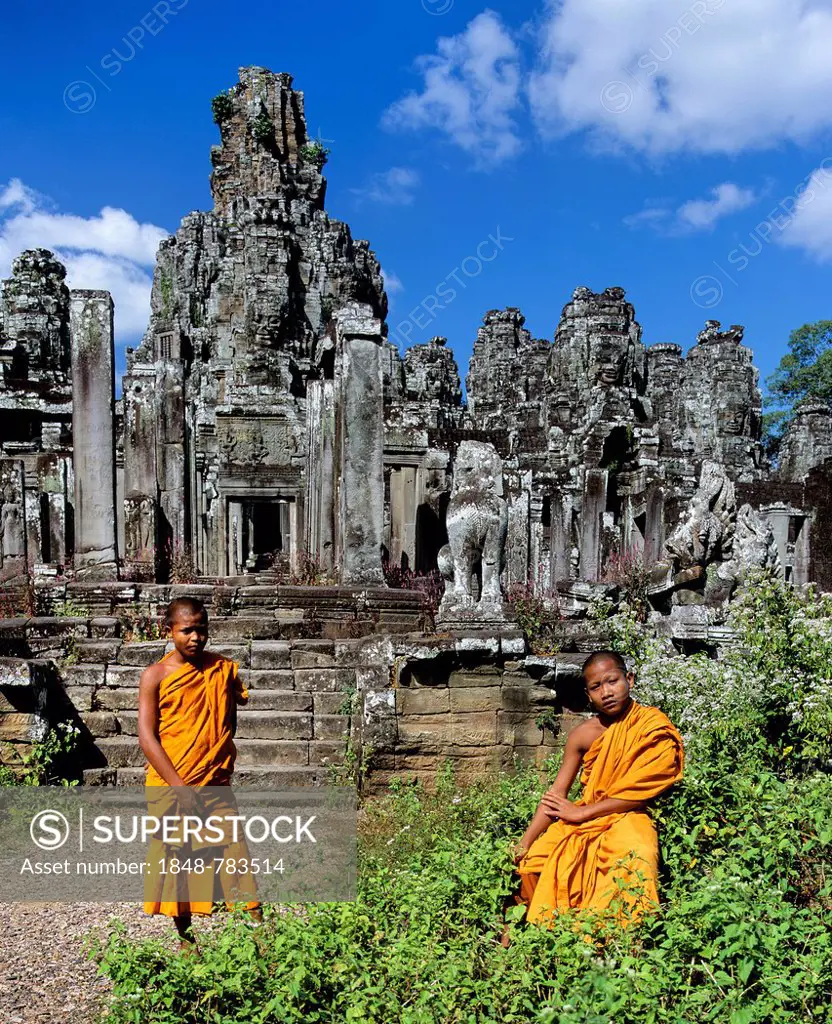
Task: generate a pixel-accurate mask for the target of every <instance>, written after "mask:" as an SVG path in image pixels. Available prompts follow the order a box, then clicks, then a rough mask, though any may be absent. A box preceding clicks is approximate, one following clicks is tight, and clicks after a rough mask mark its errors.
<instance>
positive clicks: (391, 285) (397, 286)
mask: <svg viewBox="0 0 832 1024" xmlns="http://www.w3.org/2000/svg"><path fill="white" fill-rule="evenodd" d="M382 276H383V278H384V290H385V291H386V292H387V294H388V295H398V294H399V292H403V291H404V284H403V283H402V280H401V278H400V277H399V275H398V274H394V273H393V272H392V271H391V270H383V271H382Z"/></svg>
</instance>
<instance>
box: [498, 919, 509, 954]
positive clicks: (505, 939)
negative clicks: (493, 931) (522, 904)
mask: <svg viewBox="0 0 832 1024" xmlns="http://www.w3.org/2000/svg"><path fill="white" fill-rule="evenodd" d="M500 945H501V946H502V947H503V949H508V947H509V946H510V945H511V936H510V935H509V933H508V925H507V924H504V925H503V931H502V934H501V935H500Z"/></svg>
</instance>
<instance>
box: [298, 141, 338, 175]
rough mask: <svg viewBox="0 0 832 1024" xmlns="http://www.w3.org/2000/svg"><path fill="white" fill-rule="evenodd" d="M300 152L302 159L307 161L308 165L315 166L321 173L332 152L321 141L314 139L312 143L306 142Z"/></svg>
mask: <svg viewBox="0 0 832 1024" xmlns="http://www.w3.org/2000/svg"><path fill="white" fill-rule="evenodd" d="M298 152H299V153H300V156H301V159H303V160H305V161H306V162H307V163H310V164H314V165H315V166H316V167H317V168H318V170H319V171H320V170H322V169H323V167H324V165H325V164H326V162H327V160H328V159H329V154H330V153H331V152H332V150H331V149H327V148H326V146H325V145H324V144H323V142H321V141H320V139H313V140H312V141H310V142H305V143H304V144H303V145H302V146H301V147H300V149H299V150H298Z"/></svg>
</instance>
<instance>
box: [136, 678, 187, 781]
mask: <svg viewBox="0 0 832 1024" xmlns="http://www.w3.org/2000/svg"><path fill="white" fill-rule="evenodd" d="M164 671H165V670H164V669H160V667H159V665H158V664H157V665H150V666H148V667H147V668H146V669H145V670H144V672H142V674H141V678H140V679H139V746H140V747H141V748H142V751H143V753H144V756H145V757H146V758H147V760H148V761H149V763H150V764H151V766H152V767H153V768H155V769H156V771H157V772H158V773H159V775H160V776H161V778H162V779H163V780H164V781H165V782H166V783H167V784H168V785H169V786H184V785H185V783H184V782H183V781H182V779H181V778H180V776H179V774H178V772H177V771H176V769H175V768H174V767H173V762H172V761H171V759H170V758H169V757H168V755H167V754H166V753H165V751H164V748H163V747H162V744H161V742H160V741H159V684H160V683H161V681H162V675H163V672H164Z"/></svg>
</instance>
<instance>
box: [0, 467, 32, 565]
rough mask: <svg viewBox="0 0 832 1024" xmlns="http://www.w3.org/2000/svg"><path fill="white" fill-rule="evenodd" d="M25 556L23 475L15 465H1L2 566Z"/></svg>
mask: <svg viewBox="0 0 832 1024" xmlns="http://www.w3.org/2000/svg"><path fill="white" fill-rule="evenodd" d="M25 555H26V540H25V519H24V517H23V487H22V474H21V472H20V469H19V468H18V467H17V466H15V465H14V464H13V463H12V464H10V463H5V465H3V464H0V566H6V564H7V563H8V562H16V561H18V560H22V559H23V558H25Z"/></svg>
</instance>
